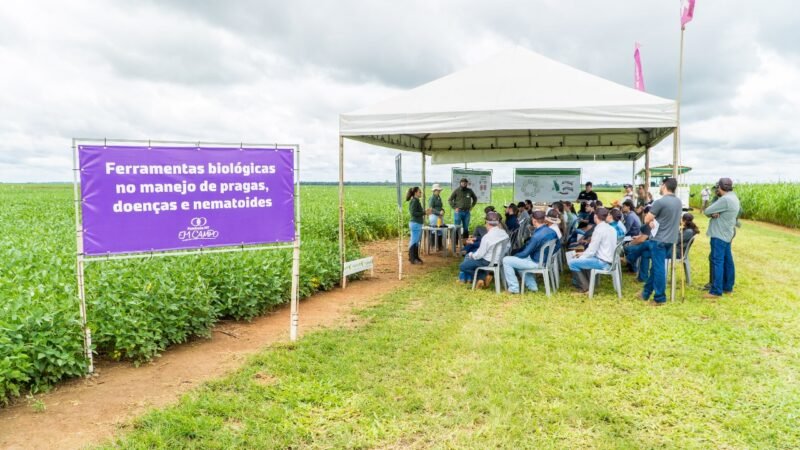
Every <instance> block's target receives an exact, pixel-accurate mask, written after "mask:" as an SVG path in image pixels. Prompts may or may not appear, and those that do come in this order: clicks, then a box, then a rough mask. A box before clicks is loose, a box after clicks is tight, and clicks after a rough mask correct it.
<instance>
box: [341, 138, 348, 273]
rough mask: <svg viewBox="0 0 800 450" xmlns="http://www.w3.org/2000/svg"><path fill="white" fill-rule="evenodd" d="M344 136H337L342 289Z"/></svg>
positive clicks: (343, 261)
mask: <svg viewBox="0 0 800 450" xmlns="http://www.w3.org/2000/svg"><path fill="white" fill-rule="evenodd" d="M344 251H345V242H344V136H341V135H340V136H339V269H340V270H341V271H342V289H344V288H346V287H347V276H346V275H345V274H344V263H345V262H346V261H345V255H344Z"/></svg>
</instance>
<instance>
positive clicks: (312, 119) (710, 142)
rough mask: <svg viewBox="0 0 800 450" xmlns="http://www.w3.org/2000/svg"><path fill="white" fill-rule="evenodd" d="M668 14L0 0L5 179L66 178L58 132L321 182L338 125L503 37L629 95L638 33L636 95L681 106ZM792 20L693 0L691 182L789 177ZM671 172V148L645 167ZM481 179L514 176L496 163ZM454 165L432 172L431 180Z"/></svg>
mask: <svg viewBox="0 0 800 450" xmlns="http://www.w3.org/2000/svg"><path fill="white" fill-rule="evenodd" d="M679 8H680V2H679V0H617V1H605V2H601V1H596V0H526V1H510V0H495V1H492V2H486V1H477V0H452V1H436V0H404V1H397V0H394V1H379V0H373V1H367V0H363V1H354V0H339V1H335V2H333V1H322V0H316V1H309V0H293V1H273V0H241V1H236V0H231V1H224V2H223V1H210V0H209V1H198V0H182V1H179V0H175V1H138V2H123V1H119V2H114V1H94V0H71V1H36V0H28V1H22V0H19V1H16V0H10V1H3V2H2V4H0V182H18V181H65V180H70V179H71V167H72V155H71V150H70V143H71V138H72V137H109V138H112V137H113V138H130V139H153V140H158V139H162V140H165V139H169V140H192V141H194V140H205V141H222V142H228V141H230V142H241V141H244V142H283V143H297V144H300V145H301V148H302V155H303V156H302V170H303V175H302V176H303V179H304V180H335V179H336V177H337V166H336V165H337V157H338V153H337V152H338V147H337V144H338V141H337V134H338V133H337V132H338V114H339V113H342V112H349V111H352V110H355V109H358V108H361V107H363V106H367V105H369V104H372V103H375V102H377V101H379V100H382V99H384V98H387V97H391V96H393V95H396V94H397V93H399V92H401V91H403V90H405V89H410V88H413V87H415V86H417V85H419V84H422V83H425V82H427V81H431V80H433V79H436V78H439V77H441V76H444V75H447V74H448V73H450V72H452V71H455V70H459V69H461V68H464V67H467V66H469V65H471V64H475V63H478V62H480V61H481V60H484V59H487V58H489V57H491V56H492V55H494V54H496V53H498V52H501V51H503V50H505V49H508V48H510V47H513V46H515V45H520V46H523V47H526V48H528V49H530V50H533V51H536V52H539V53H541V54H543V55H545V56H547V57H550V58H553V59H556V60H559V61H562V62H564V63H567V64H570V65H572V66H574V67H577V68H579V69H581V70H584V71H587V72H590V73H593V74H596V75H599V76H601V77H605V78H607V79H609V80H612V81H615V82H617V83H620V84H624V85H632V83H633V58H632V54H633V46H634V42H636V41H638V42H640V43H641V44H642V50H641V51H642V60H643V65H644V75H645V82H646V84H647V90H648V91H649V92H651V93H653V94H656V95H659V96H662V97H667V98H675V97H676V95H677V78H678V77H677V75H678V51H679V38H680V27H679V18H678V16H679ZM798 17H799V16H798V13H797V6H796V2H791V1H789V0H770V1H769V2H753V1H744V0H697V6H696V10H695V20H694V21H693V22H692V23H690V24H689V25H688V27H687V33H686V47H685V49H686V50H685V63H684V64H685V68H684V95H683V100H684V102H683V110H682V112H683V115H682V123H683V128H682V133H683V150H682V154H683V162H684V163H685V164H688V165H690V166H692V167H695V171H694V174H695V175H694V179H695V180H696V181H699V180H707V179H713V178H715V177H719V176H720V175H728V176H732V177H733V178H734V179H735V180H739V181H761V180H778V179H781V180H800V29H798V27H797V22H798V21H797V18H798ZM347 148H348V154H347V166H346V170H347V173H348V178H349V179H350V180H353V181H372V180H377V181H382V180H388V179H391V178H392V177H393V173H394V169H393V158H394V155H395V152H394V151H387V150H385V149H378V148H374V147H369V146H366V145H361V144H349V143H348V147H347ZM670 160H671V142H665V143H663V144H662V145H661V146H660V147H658V148H657V149H656V150H655V151H654V156H653V161H654V163H655V164H660V163H667V162H669V161H670ZM411 161H413V163H412V162H411ZM411 161H409V163H408V164H406V170H405V172H404V176H405V177H406V179H414V178H416V177H418V176H419V167H418V166H419V164H418V161H419V160H418V157H412V158H411ZM642 164H643V162H642ZM559 165H560V166H564V165H565V164H559ZM567 165H569V164H567ZM365 167H369V169H370V170H368V171H365V170H364V168H365ZM476 167H477V166H476ZM480 167H481V168H484V167H486V168H493V169H494V171H495V179H500V180H510V179H511V172H512V169H511V167H512V166H510V165H502V164H483V165H480ZM583 167H584V170H585V172H584V173H585V175H584V178H585V179H587V178H588V179H593V180H597V181H601V182H602V181H605V180H609V181H626V180H629V179H630V173H631V167H630V165H629V164H623V165H617V166H615V165H613V164H608V163H606V164H597V165H588V166H583ZM449 171H450V168H449V166H435V167H432V168H429V172H428V174H429V175H428V179H429V180H430V179H436V180H446V179H448V178H449Z"/></svg>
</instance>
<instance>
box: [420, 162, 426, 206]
mask: <svg viewBox="0 0 800 450" xmlns="http://www.w3.org/2000/svg"><path fill="white" fill-rule="evenodd" d="M421 155H422V186H420V189H422V209H423V210H424V209H425V152H421Z"/></svg>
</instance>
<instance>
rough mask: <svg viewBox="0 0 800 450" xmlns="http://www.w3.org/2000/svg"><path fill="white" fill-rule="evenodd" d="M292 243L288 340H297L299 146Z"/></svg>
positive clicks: (296, 161)
mask: <svg viewBox="0 0 800 450" xmlns="http://www.w3.org/2000/svg"><path fill="white" fill-rule="evenodd" d="M294 161H295V163H294V167H295V169H294V245H293V247H294V248H293V249H292V294H291V307H290V311H291V312H290V316H291V318H290V323H289V340H290V341H292V342H294V341H296V340H297V331H298V330H297V329H298V326H299V323H300V146H297V147H296V148H295V149H294Z"/></svg>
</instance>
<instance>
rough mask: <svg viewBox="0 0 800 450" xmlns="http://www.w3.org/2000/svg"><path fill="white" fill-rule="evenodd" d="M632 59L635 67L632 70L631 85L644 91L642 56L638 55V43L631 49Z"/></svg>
mask: <svg viewBox="0 0 800 450" xmlns="http://www.w3.org/2000/svg"><path fill="white" fill-rule="evenodd" d="M633 61H634V62H635V63H636V68H635V69H634V72H633V87H635V88H636V89H638V90H640V91H644V74H643V73H642V58H641V57H640V56H639V43H638V42H637V43H636V50H634V51H633Z"/></svg>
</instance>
